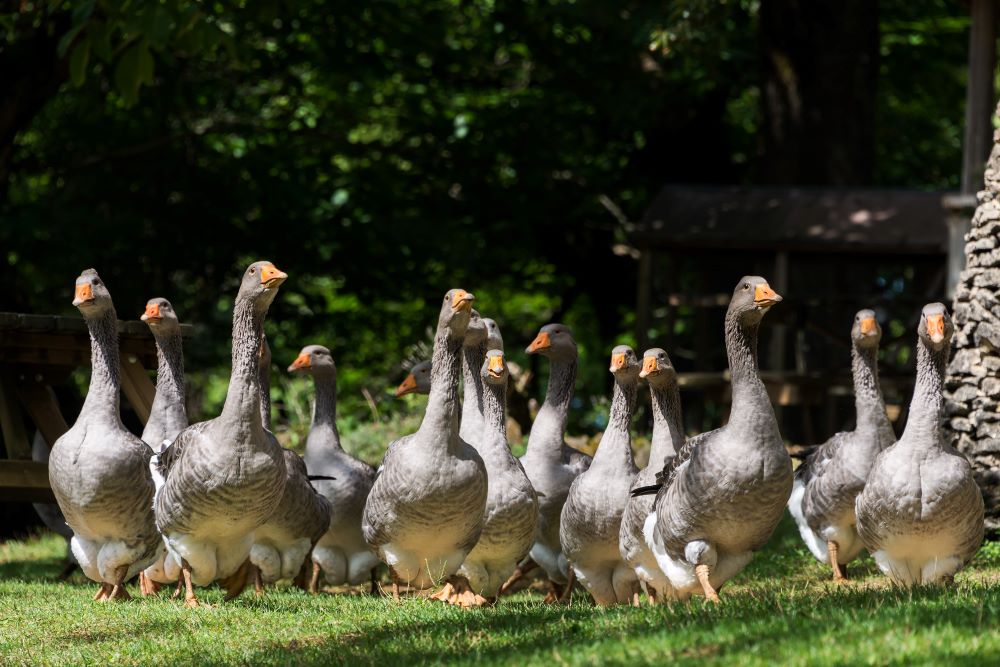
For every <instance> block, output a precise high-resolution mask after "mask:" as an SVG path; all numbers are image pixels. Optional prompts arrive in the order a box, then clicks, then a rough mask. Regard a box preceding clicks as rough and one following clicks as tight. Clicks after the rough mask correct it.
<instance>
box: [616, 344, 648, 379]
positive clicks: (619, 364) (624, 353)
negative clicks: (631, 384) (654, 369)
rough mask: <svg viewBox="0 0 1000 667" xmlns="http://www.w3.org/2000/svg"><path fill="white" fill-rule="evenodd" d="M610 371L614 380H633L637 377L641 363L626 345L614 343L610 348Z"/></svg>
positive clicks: (633, 351)
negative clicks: (611, 348) (612, 347)
mask: <svg viewBox="0 0 1000 667" xmlns="http://www.w3.org/2000/svg"><path fill="white" fill-rule="evenodd" d="M608 370H609V371H611V373H612V375H614V376H615V379H616V380H634V379H636V378H638V377H639V373H640V371H641V370H642V365H641V364H640V363H639V358H638V357H637V356H636V354H635V350H633V349H632V348H631V347H629V346H628V345H616V346H615V348H614V349H613V350H611V368H609V369H608Z"/></svg>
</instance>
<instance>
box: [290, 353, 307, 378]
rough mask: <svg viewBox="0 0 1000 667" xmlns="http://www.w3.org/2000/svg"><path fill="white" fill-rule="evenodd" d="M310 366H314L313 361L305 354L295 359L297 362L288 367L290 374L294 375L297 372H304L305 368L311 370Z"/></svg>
mask: <svg viewBox="0 0 1000 667" xmlns="http://www.w3.org/2000/svg"><path fill="white" fill-rule="evenodd" d="M310 366H312V359H311V358H310V357H309V355H308V354H306V353H305V352H303V353H302V354H300V355H299V356H297V357H295V361H293V362H292V365H291V366H289V367H288V372H289V373H294V372H295V371H299V370H302V369H303V368H309V367H310Z"/></svg>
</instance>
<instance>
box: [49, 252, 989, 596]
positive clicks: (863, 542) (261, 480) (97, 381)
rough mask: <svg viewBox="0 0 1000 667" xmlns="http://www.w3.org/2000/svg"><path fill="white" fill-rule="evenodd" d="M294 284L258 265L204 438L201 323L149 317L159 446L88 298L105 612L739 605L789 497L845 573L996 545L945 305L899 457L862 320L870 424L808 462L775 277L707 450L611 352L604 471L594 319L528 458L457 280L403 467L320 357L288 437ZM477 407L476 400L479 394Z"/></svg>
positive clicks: (541, 339)
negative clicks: (736, 599) (384, 601)
mask: <svg viewBox="0 0 1000 667" xmlns="http://www.w3.org/2000/svg"><path fill="white" fill-rule="evenodd" d="M286 278H287V276H286V274H285V273H283V272H282V271H280V270H278V269H277V268H276V267H275V266H274V265H273V264H272V263H270V262H266V261H259V262H255V263H253V264H251V265H250V266H249V267H248V268H247V269H246V271H245V272H244V274H243V278H242V281H241V283H240V288H239V292H238V294H237V297H236V301H235V305H234V309H233V330H232V376H231V379H230V384H229V389H228V393H227V394H226V400H225V404H224V406H223V408H222V412H221V414H219V415H218V416H217V417H215V418H214V419H210V420H208V421H204V422H200V423H197V424H189V423H188V418H187V414H186V412H185V406H184V365H183V355H182V350H181V336H180V328H179V324H178V319H177V315H176V313H175V312H174V311H173V308H172V307H171V305H170V303H169V302H168V301H167V300H165V299H152V300H150V301H149V302H148V304H147V305H146V310H145V313H144V314H143V316H142V319H143V320H144V321H145V322H146V323H147V324H148V325H149V327H150V329H151V330H152V332H153V335H154V337H155V340H156V346H157V354H158V360H159V364H158V372H157V382H156V397H155V401H154V403H153V406H152V411H151V414H150V418H149V421H148V423H147V424H146V427H145V430H144V431H143V434H142V437H141V438H137V437H136V436H134V435H133V434H132V433H131V432H129V431H128V430H127V429H126V428H125V427H124V426H123V425H122V421H121V417H120V412H119V359H118V343H117V329H116V324H117V316H116V314H115V309H114V306H113V304H112V300H111V296H110V294H109V292H108V289H107V287H106V286H105V285H104V283H103V282H102V281H101V279H100V277H99V276H98V274H97V272H96V271H94V270H93V269H88V270H86V271H84V272H83V273H82V274H81V275H80V276H79V277H78V278H77V280H76V291H75V298H74V301H73V304H74V305H75V306H76V307H77V308H78V309H79V310H80V312H81V313H82V314H83V317H84V318H85V320H86V322H87V325H88V328H89V331H90V336H91V344H92V366H93V372H92V375H91V381H90V388H89V391H88V394H87V397H86V400H85V402H84V405H83V408H82V410H81V412H80V415H79V418H78V419H77V421H76V422H75V423H74V425H73V426H72V428H70V429H69V431H67V432H66V433H65V434H64V435H63V436H62V437H61V438H59V440H58V441H57V442H56V443H55V444H54V446H53V448H52V451H51V453H50V456H49V477H50V481H51V485H52V489H53V491H54V493H55V496H56V499H57V501H58V504H59V507H60V509H61V510H62V513H63V515H64V517H65V521H66V523H67V524H68V526H69V527H70V528H71V529H72V531H73V537H72V539H71V549H72V553H73V555H74V556H75V558H76V559H77V561H78V562H79V564H80V566H81V568H82V570H83V572H84V573H85V574H86V576H87V577H89V578H90V579H92V580H93V581H95V582H97V583H99V584H100V588H99V590H98V591H97V594H96V596H95V599H96V600H100V601H107V600H124V599H128V598H129V594H128V592H127V590H126V582H128V581H129V580H131V579H132V578H133V577H138V578H139V585H140V589H141V591H142V593H143V594H144V595H154V594H156V593H157V591H159V590H160V588H161V587H163V586H174V587H175V593H174V595H175V597H176V596H179V595H180V594H181V593H183V595H184V600H185V604H187V605H188V606H192V607H193V606H198V605H199V601H198V598H197V596H196V594H195V586H201V587H204V586H208V585H210V584H212V583H215V582H217V583H218V584H219V585H221V586H222V587H223V588H224V589H225V590H226V593H227V595H226V597H227V599H230V598H232V597H235V596H236V595H239V594H240V593H241V592H242V591H243V590H244V589H245V588H246V587H247V586H249V585H251V584H252V585H254V586H255V588H256V589H257V590H258V591H261V590H262V589H263V588H264V586H266V585H268V584H271V583H273V582H275V581H278V580H280V579H291V580H294V582H295V583H296V584H297V585H299V586H300V587H302V588H304V589H306V590H308V591H311V592H317V590H318V589H319V587H320V585H321V584H329V585H342V584H362V583H365V582H366V581H367V580H370V581H371V585H372V592H373V593H375V592H376V591H377V583H378V582H377V578H376V569H377V567H378V565H379V562H383V563H385V564H386V565H387V566H388V571H389V575H390V580H391V585H392V591H393V595H394V596H395V597H397V598H398V597H399V594H400V585H403V584H405V585H408V586H409V587H411V588H419V589H424V588H429V587H432V586H440V589H439V590H438V591H437V592H436V593H435V594H434V595H433V596H432V597H433V598H435V599H438V600H442V601H445V602H447V603H450V604H455V605H459V606H462V607H471V606H479V605H483V604H491V603H493V602H495V600H496V599H497V597H498V596H500V595H503V594H504V593H505V592H507V591H508V590H509V589H510V588H511V586H512V585H513V583H514V582H515V581H517V580H518V579H519V578H521V577H523V576H525V575H526V574H527V573H528V571H529V570H531V569H532V568H534V567H541V568H542V569H543V570H544V572H545V574H546V575H547V577H548V580H549V582H550V585H551V590H550V592H549V594H548V596H547V597H546V600H547V601H550V602H559V601H564V600H566V599H568V597H569V596H570V595H571V591H572V590H573V586H574V582H575V581H578V582H579V583H580V584H582V585H583V587H584V588H585V589H586V590H587V592H588V593H589V594H590V596H592V598H593V600H594V601H595V602H596V603H597V604H598V605H611V604H639V601H640V599H641V592H642V591H645V593H646V596H647V597H648V600H649V601H650V602H651V603H655V602H657V601H665V600H686V599H688V598H689V597H690V596H691V595H703V596H705V598H707V599H708V600H712V601H717V600H718V599H719V597H718V591H719V589H720V588H722V586H723V585H724V584H725V583H726V582H727V581H728V580H730V579H731V578H733V577H734V576H735V575H737V574H738V573H739V572H740V571H741V570H742V569H743V568H744V567H745V566H746V565H747V563H749V561H750V560H751V558H752V557H753V553H754V552H755V551H757V550H759V549H760V548H761V547H763V546H764V544H765V543H766V542H767V541H768V539H769V538H770V536H771V534H772V533H773V531H774V529H775V527H776V526H777V524H778V522H779V520H780V519H781V517H782V514H783V512H784V509H785V507H786V506H787V507H788V508H789V509H790V510H791V513H792V515H793V516H794V518H795V520H796V522H797V523H798V525H799V529H800V532H801V534H802V538H803V540H804V541H805V543H806V545H807V546H808V547H809V549H810V551H811V552H812V553H813V554H814V555H815V557H816V558H817V559H818V560H820V561H821V562H825V563H829V564H830V566H831V567H832V570H833V577H834V579H836V580H842V579H843V578H844V577H845V576H846V565H847V564H848V563H849V562H850V561H851V560H853V559H854V558H856V557H857V556H858V555H859V553H860V551H861V550H862V549H867V550H868V551H869V552H870V553H871V554H872V555H873V556H874V558H875V561H876V563H877V564H878V566H879V568H880V569H881V570H882V571H883V572H884V573H885V574H886V575H887V576H888V577H889V578H890V579H891V580H892V581H893V582H895V583H898V584H902V585H912V584H922V583H931V582H948V581H951V580H952V579H953V577H954V575H955V573H956V572H957V571H958V570H959V569H961V568H962V567H963V566H964V565H965V564H966V563H968V561H969V560H970V559H971V558H972V556H973V555H974V553H975V552H976V550H977V549H978V547H979V545H980V544H981V542H982V539H983V528H984V524H983V501H982V497H981V494H980V491H979V489H978V487H977V486H976V483H975V482H974V480H973V477H972V473H971V468H970V466H969V464H968V462H967V461H966V460H965V458H964V457H962V456H961V455H960V454H959V453H958V452H956V451H955V450H954V449H953V448H952V447H951V446H950V445H949V444H948V443H947V442H946V441H945V439H944V437H943V435H942V432H941V428H940V422H941V418H942V410H943V403H944V399H943V395H942V389H943V377H944V371H945V364H946V362H947V358H948V353H949V346H950V341H951V336H952V332H953V326H952V322H951V319H950V317H949V315H948V312H947V310H946V309H945V307H944V306H943V305H941V304H939V303H933V304H929V305H927V306H925V307H924V309H923V312H922V313H921V317H920V324H919V329H918V332H917V334H918V339H917V377H916V388H915V391H914V396H913V400H912V404H911V409H910V412H909V419H908V421H907V425H906V430H905V432H904V433H903V435H902V437H901V438H900V439H899V441H898V442H897V441H896V439H895V436H894V433H893V430H892V427H891V424H890V423H889V420H888V418H887V416H886V412H885V406H884V403H883V399H882V394H881V391H880V389H879V383H878V368H877V353H878V345H879V339H880V337H881V330H880V328H879V325H878V322H877V321H876V318H875V314H874V313H873V312H872V311H870V310H862V311H860V312H859V313H858V314H857V317H856V319H855V321H854V323H853V327H852V329H851V342H852V360H853V377H854V390H855V395H856V405H857V427H856V429H855V430H854V431H851V432H847V433H838V434H837V435H835V436H834V437H833V438H831V439H830V440H829V441H828V442H826V443H824V444H822V445H820V446H818V447H815V448H813V449H812V450H811V452H810V453H809V454H808V456H806V457H805V459H804V461H803V462H802V463H801V465H799V466H798V468H797V469H795V470H794V471H793V466H792V461H791V458H790V457H789V454H788V452H787V450H786V448H785V445H784V443H783V441H782V438H781V434H780V433H779V431H778V424H777V421H776V420H775V416H774V411H773V409H772V407H771V403H770V400H769V398H768V394H767V391H766V390H765V387H764V384H763V383H762V381H761V379H760V376H759V372H758V368H757V359H756V352H757V333H758V329H759V327H760V324H761V321H762V319H763V317H764V315H765V314H766V313H767V311H768V309H769V308H771V307H772V306H773V305H775V304H776V303H778V302H779V301H781V297H780V296H779V295H777V294H776V293H775V292H774V291H773V290H772V289H771V288H770V287H769V286H768V284H767V282H766V281H765V280H764V279H763V278H760V277H755V276H750V277H745V278H743V279H741V280H740V282H739V284H738V285H737V286H736V289H735V291H734V292H733V296H732V300H731V303H730V304H729V308H728V310H727V313H726V317H725V341H726V350H727V353H728V357H729V366H730V370H731V375H732V410H731V413H730V416H729V420H728V423H727V424H726V425H725V426H723V427H722V428H719V429H716V430H714V431H710V432H707V433H702V434H699V435H695V436H690V437H688V436H686V435H685V433H684V429H683V425H682V420H681V405H680V394H679V390H678V384H677V374H676V371H675V369H674V367H673V365H672V364H671V361H670V357H669V356H668V354H667V352H666V351H664V350H662V349H659V348H653V349H650V350H647V351H646V352H645V353H644V355H643V356H642V358H641V359H640V358H639V356H637V355H636V353H635V351H634V350H632V348H630V347H628V346H626V345H620V346H617V347H615V348H614V349H613V350H612V352H611V363H610V372H611V373H612V375H613V376H614V389H613V395H612V401H611V407H610V415H609V419H608V425H607V428H606V429H605V431H604V433H603V435H602V437H601V441H600V444H599V446H598V448H597V450H596V453H595V454H594V456H593V458H591V457H589V456H586V455H585V454H583V453H581V452H579V451H577V450H575V449H573V448H570V447H569V446H567V445H566V443H565V437H564V436H565V429H566V421H567V415H568V412H569V408H570V403H571V400H572V396H573V388H574V383H575V378H576V369H577V346H576V343H575V342H574V340H573V336H572V333H571V332H570V330H569V329H568V328H567V327H566V326H564V325H562V324H549V325H546V326H544V327H542V329H541V330H540V331H539V333H538V335H537V337H536V338H535V339H534V341H533V342H532V343H531V344H530V346H529V347H528V348H527V352H528V353H529V354H540V355H543V356H544V357H546V358H548V360H549V362H550V364H551V371H550V374H549V380H548V388H547V393H546V397H545V401H544V403H543V404H542V406H541V408H540V409H539V411H538V415H537V417H536V419H535V421H534V424H533V426H532V428H531V432H530V435H529V439H528V446H527V452H526V453H525V455H524V456H523V457H522V458H521V459H520V460H518V459H516V458H515V457H514V456H513V455H512V454H511V451H510V447H509V445H508V441H507V435H506V396H507V380H508V366H507V362H506V359H505V357H504V352H503V340H502V338H501V335H500V330H499V327H498V326H497V323H496V322H495V321H493V320H490V319H487V318H482V317H480V315H479V313H478V312H476V311H475V310H473V308H472V304H473V301H474V297H473V295H472V294H470V293H468V292H466V291H464V290H461V289H453V290H451V291H449V292H448V293H447V294H445V295H444V299H443V301H442V303H441V308H440V312H439V314H438V319H437V326H436V333H435V337H434V348H433V349H434V351H433V357H432V359H431V360H430V362H424V363H421V364H418V365H417V366H415V367H413V369H412V371H411V372H410V374H409V375H408V376H407V378H406V380H404V382H403V383H402V384H401V385H400V386H399V388H398V389H397V392H396V393H397V395H403V394H407V393H413V392H417V393H427V394H429V397H428V401H427V407H426V412H425V414H424V417H423V420H422V422H421V424H420V427H419V428H418V429H417V431H416V432H415V433H412V434H409V435H405V436H403V437H401V438H399V439H397V440H395V441H394V442H392V443H390V444H389V446H388V449H387V451H386V454H385V457H384V459H383V461H382V464H381V465H380V467H379V468H378V470H377V471H376V470H373V469H372V468H371V467H370V466H369V465H367V464H366V463H364V462H362V461H359V460H357V459H355V458H354V457H352V456H351V455H349V454H348V453H347V452H345V451H344V449H343V448H342V447H341V442H340V436H339V434H338V431H337V423H336V377H337V376H336V373H337V371H336V366H335V364H334V360H333V358H332V357H331V354H330V351H329V350H328V349H327V348H325V347H323V346H321V345H308V346H306V347H304V348H302V351H301V353H300V354H299V355H298V357H297V358H296V359H295V360H294V361H293V362H292V364H291V365H290V366H289V368H288V370H289V372H291V373H296V374H302V375H309V376H311V377H312V379H313V383H314V386H315V403H314V408H313V415H312V425H311V429H310V431H309V435H308V440H307V442H306V447H305V453H304V456H301V457H300V456H299V455H298V454H296V453H294V452H292V451H290V450H287V449H283V448H282V447H281V446H280V445H279V444H278V442H277V440H276V439H275V437H274V435H273V434H272V433H271V431H270V401H269V398H268V396H269V391H268V372H269V368H270V351H269V349H268V348H267V343H266V339H265V338H264V335H263V324H264V319H265V316H266V314H267V310H268V307H269V306H270V304H271V302H272V301H273V299H274V298H275V295H276V294H277V292H278V288H279V287H280V286H281V284H282V283H283V282H284V281H285V280H286ZM640 379H644V380H645V381H646V383H647V384H648V386H649V392H650V397H651V401H652V414H653V432H652V443H651V452H650V465H649V466H647V467H646V468H645V469H643V470H641V471H639V470H637V468H636V465H635V461H634V460H633V455H632V443H631V436H630V424H631V421H632V416H633V413H634V411H635V408H636V402H637V396H638V388H639V382H640ZM460 381H461V382H462V383H463V385H464V391H463V393H464V400H461V401H460V399H459V383H460Z"/></svg>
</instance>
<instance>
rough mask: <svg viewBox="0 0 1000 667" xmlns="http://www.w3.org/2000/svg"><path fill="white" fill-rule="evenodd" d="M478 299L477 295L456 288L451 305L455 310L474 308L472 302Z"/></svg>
mask: <svg viewBox="0 0 1000 667" xmlns="http://www.w3.org/2000/svg"><path fill="white" fill-rule="evenodd" d="M475 300H476V297H474V296H472V295H471V294H469V293H468V292H466V291H465V290H464V289H460V290H455V294H453V295H452V297H451V307H452V308H454V309H455V310H467V309H469V308H472V302H473V301H475Z"/></svg>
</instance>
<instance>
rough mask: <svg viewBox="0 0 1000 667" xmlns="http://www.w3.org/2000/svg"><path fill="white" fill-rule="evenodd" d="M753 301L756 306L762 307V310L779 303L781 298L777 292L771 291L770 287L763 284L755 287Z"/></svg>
mask: <svg viewBox="0 0 1000 667" xmlns="http://www.w3.org/2000/svg"><path fill="white" fill-rule="evenodd" d="M753 301H754V303H756V304H757V305H758V306H762V307H764V308H770V307H771V306H773V305H774V304H776V303H778V302H779V301H781V296H779V295H778V293H777V292H775V291H774V290H773V289H771V286H770V285H768V284H767V283H763V284H761V285H757V287H755V288H754V292H753Z"/></svg>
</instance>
